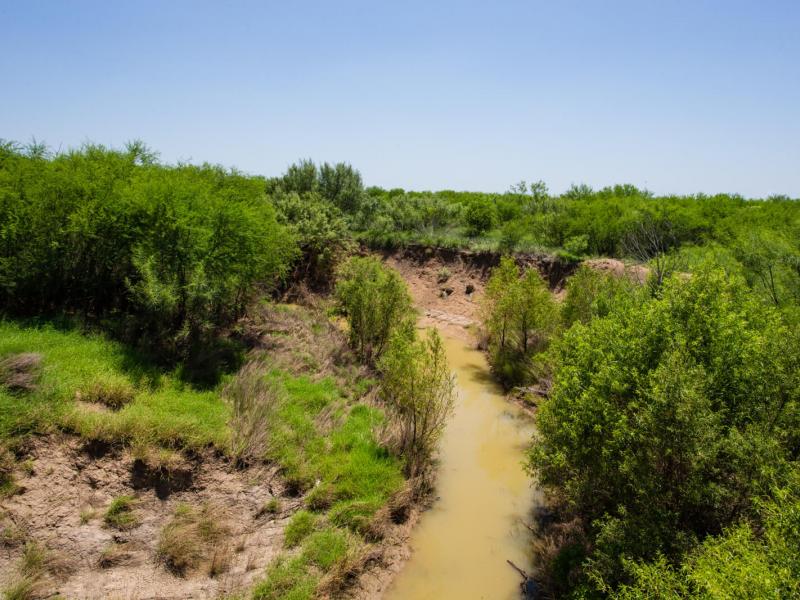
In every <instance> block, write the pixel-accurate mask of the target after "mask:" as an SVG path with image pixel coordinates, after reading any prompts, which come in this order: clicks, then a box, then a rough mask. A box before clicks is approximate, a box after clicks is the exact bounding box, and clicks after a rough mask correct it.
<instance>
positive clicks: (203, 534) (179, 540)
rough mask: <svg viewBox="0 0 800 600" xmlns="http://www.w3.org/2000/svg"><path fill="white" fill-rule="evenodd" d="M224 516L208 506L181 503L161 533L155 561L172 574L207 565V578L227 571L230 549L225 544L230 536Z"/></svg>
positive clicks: (182, 573)
mask: <svg viewBox="0 0 800 600" xmlns="http://www.w3.org/2000/svg"><path fill="white" fill-rule="evenodd" d="M223 517H224V516H223V515H222V514H220V512H219V510H218V509H216V508H215V507H214V506H212V505H210V504H205V505H203V506H201V507H199V508H198V507H194V506H190V505H188V504H180V505H178V507H177V508H176V509H175V514H174V515H173V517H172V519H171V520H170V522H169V523H167V524H166V525H165V526H164V528H163V529H162V530H161V536H160V538H159V541H158V547H157V549H156V556H157V557H158V559H159V560H160V561H161V562H162V563H163V564H164V565H165V566H166V567H167V569H169V570H170V571H172V572H173V573H175V574H177V575H185V574H186V572H187V571H191V570H195V569H198V568H200V567H201V566H202V565H204V564H205V565H206V568H207V571H206V572H207V573H208V575H209V576H210V577H215V576H217V575H219V574H221V573H224V572H225V571H227V570H228V567H229V565H230V561H231V554H232V550H231V548H230V546H229V545H228V544H226V543H224V540H225V538H226V537H227V535H228V533H229V529H228V527H227V526H226V525H225V522H224V518H223Z"/></svg>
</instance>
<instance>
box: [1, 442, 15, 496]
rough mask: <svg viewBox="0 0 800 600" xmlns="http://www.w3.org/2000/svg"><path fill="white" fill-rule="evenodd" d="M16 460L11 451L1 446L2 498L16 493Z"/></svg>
mask: <svg viewBox="0 0 800 600" xmlns="http://www.w3.org/2000/svg"><path fill="white" fill-rule="evenodd" d="M15 465H16V460H14V455H13V454H12V453H11V451H10V450H9V449H8V448H6V447H5V446H3V445H0V498H2V497H3V496H7V495H9V494H11V493H13V491H14V487H15V486H14V467H15Z"/></svg>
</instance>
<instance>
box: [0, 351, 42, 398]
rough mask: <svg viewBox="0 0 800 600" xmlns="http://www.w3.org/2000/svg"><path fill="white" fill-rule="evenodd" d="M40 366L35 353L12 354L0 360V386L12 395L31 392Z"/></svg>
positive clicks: (37, 355)
mask: <svg viewBox="0 0 800 600" xmlns="http://www.w3.org/2000/svg"><path fill="white" fill-rule="evenodd" d="M41 364H42V355H41V354H38V353H36V352H25V353H22V354H12V355H10V356H6V357H5V358H3V359H2V360H0V386H2V387H4V388H6V389H7V390H8V391H10V392H13V393H24V392H32V391H33V390H35V389H36V381H37V379H38V378H39V371H40V367H41Z"/></svg>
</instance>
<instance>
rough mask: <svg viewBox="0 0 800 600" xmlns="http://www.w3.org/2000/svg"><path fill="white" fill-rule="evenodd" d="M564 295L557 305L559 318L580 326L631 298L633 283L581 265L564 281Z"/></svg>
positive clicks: (632, 299)
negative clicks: (559, 311) (559, 312)
mask: <svg viewBox="0 0 800 600" xmlns="http://www.w3.org/2000/svg"><path fill="white" fill-rule="evenodd" d="M566 290H567V295H566V297H565V298H564V303H563V304H562V305H561V318H562V320H563V322H564V324H565V325H566V326H567V327H569V326H571V325H572V324H573V323H576V322H579V323H583V324H584V325H585V324H587V323H589V322H590V321H591V320H592V319H594V318H596V317H605V316H606V315H608V314H609V313H610V312H611V311H612V309H613V308H614V307H616V306H619V305H620V304H624V303H630V302H632V301H635V297H636V296H637V292H638V290H637V286H636V284H634V283H632V282H631V281H630V280H629V279H627V278H625V277H615V276H614V275H613V274H610V273H603V272H601V271H597V270H595V269H592V268H591V267H587V266H585V265H581V266H580V267H578V270H577V271H575V273H573V274H572V275H571V276H570V278H569V279H568V280H567V285H566Z"/></svg>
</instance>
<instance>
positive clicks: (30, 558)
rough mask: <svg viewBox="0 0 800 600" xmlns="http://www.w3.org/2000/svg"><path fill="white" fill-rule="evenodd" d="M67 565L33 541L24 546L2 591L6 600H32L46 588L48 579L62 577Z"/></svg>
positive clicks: (67, 570)
mask: <svg viewBox="0 0 800 600" xmlns="http://www.w3.org/2000/svg"><path fill="white" fill-rule="evenodd" d="M70 570H71V567H70V566H69V564H68V563H67V562H66V561H64V560H63V559H61V558H59V557H58V556H57V555H55V554H53V553H51V552H50V551H48V550H47V548H45V547H44V546H42V545H41V544H39V543H38V542H35V541H29V542H27V543H26V544H25V548H24V549H23V551H22V557H21V558H20V560H19V563H18V564H17V568H16V571H15V573H14V575H13V576H12V577H11V579H10V580H9V581H8V582H7V584H6V585H5V586H4V587H3V589H2V594H3V598H5V599H6V600H32V599H33V598H37V597H40V596H41V595H42V593H43V592H44V588H46V587H48V585H47V580H48V577H62V576H63V575H65V574H66V573H67V572H69V571H70Z"/></svg>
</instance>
